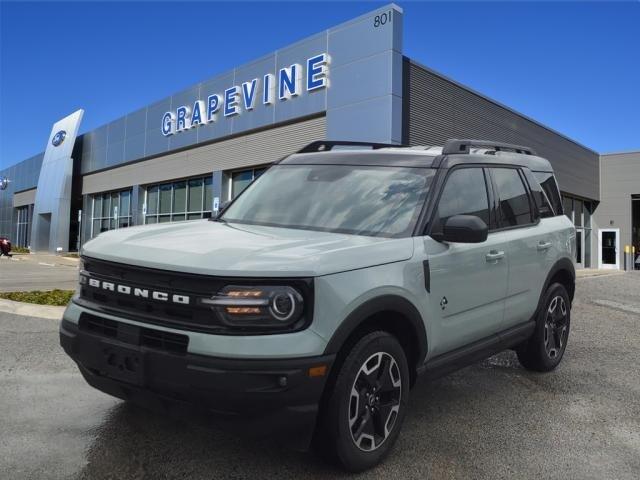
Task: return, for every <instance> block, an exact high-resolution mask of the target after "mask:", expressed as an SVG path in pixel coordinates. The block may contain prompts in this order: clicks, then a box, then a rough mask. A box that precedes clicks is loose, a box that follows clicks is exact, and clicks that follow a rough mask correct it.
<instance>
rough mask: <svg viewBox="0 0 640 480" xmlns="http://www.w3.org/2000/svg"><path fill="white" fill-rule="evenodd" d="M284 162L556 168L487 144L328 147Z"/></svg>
mask: <svg viewBox="0 0 640 480" xmlns="http://www.w3.org/2000/svg"><path fill="white" fill-rule="evenodd" d="M279 163H280V164H282V165H355V166H380V167H409V168H452V167H454V166H457V165H473V164H485V165H505V166H506V165H514V166H519V167H526V168H528V169H529V170H532V171H535V172H553V167H552V166H551V163H550V162H549V161H548V160H547V159H545V158H542V157H539V156H537V155H526V154H521V153H515V152H509V151H496V150H492V149H487V148H475V149H471V150H470V151H469V153H465V154H449V155H442V147H437V146H436V147H434V146H412V147H387V148H375V149H371V148H365V147H355V148H354V147H349V148H333V149H332V150H328V151H321V152H311V153H295V154H293V155H289V156H288V157H286V158H284V159H282V160H281V161H280V162H279Z"/></svg>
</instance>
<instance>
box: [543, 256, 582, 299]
mask: <svg viewBox="0 0 640 480" xmlns="http://www.w3.org/2000/svg"><path fill="white" fill-rule="evenodd" d="M556 282H557V283H560V284H562V285H564V287H565V288H566V289H567V293H568V294H569V300H570V301H571V302H573V297H574V295H575V292H576V269H575V267H574V265H573V261H571V259H569V258H566V257H565V258H561V259H560V260H558V261H557V262H556V263H554V264H553V266H552V267H551V270H549V273H548V274H547V278H546V280H545V282H544V287H543V288H542V292H541V293H540V300H539V302H542V298H543V297H544V294H545V292H546V291H547V289H548V288H549V286H550V285H552V284H553V283H556Z"/></svg>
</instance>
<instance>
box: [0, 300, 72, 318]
mask: <svg viewBox="0 0 640 480" xmlns="http://www.w3.org/2000/svg"><path fill="white" fill-rule="evenodd" d="M64 309H65V307H52V306H50V305H36V304H33V303H23V302H14V301H12V300H5V299H4V298H0V312H5V313H12V314H14V315H23V316H25V317H37V318H47V319H50V320H60V319H61V318H62V314H63V313H64Z"/></svg>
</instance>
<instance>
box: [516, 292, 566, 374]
mask: <svg viewBox="0 0 640 480" xmlns="http://www.w3.org/2000/svg"><path fill="white" fill-rule="evenodd" d="M570 323H571V301H570V300H569V295H568V294H567V290H566V288H565V287H564V286H563V285H562V284H560V283H554V284H553V285H551V286H550V287H549V288H548V289H547V291H546V293H545V296H544V299H543V303H542V308H541V309H540V311H539V313H538V318H537V321H536V329H535V332H534V334H533V336H532V337H531V338H530V339H529V340H528V341H527V342H525V343H524V344H523V345H521V346H520V347H519V348H518V349H517V350H516V351H517V353H518V360H520V363H521V364H522V366H524V367H525V368H528V369H529V370H535V371H538V372H548V371H550V370H553V369H554V368H556V367H557V366H558V364H559V363H560V361H561V360H562V357H563V355H564V352H565V349H566V348H567V340H568V339H569V327H570Z"/></svg>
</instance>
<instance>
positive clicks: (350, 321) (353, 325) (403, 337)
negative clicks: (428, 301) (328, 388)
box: [324, 295, 428, 383]
mask: <svg viewBox="0 0 640 480" xmlns="http://www.w3.org/2000/svg"><path fill="white" fill-rule="evenodd" d="M374 330H384V331H387V332H389V333H391V334H393V335H395V336H396V337H397V338H398V341H399V342H400V344H401V345H402V347H403V348H404V349H405V352H406V353H407V361H408V362H409V371H410V373H411V381H412V383H413V382H414V381H415V377H416V375H417V371H418V367H419V366H420V365H421V364H422V363H423V362H424V359H425V357H426V355H427V351H428V343H427V332H426V329H425V325H424V322H423V320H422V315H420V312H419V311H418V309H417V308H416V307H415V305H414V304H413V303H411V302H410V301H409V300H407V299H406V298H403V297H401V296H398V295H382V296H379V297H375V298H373V299H370V300H368V301H366V302H365V303H363V304H362V305H360V306H358V307H357V308H356V309H355V310H353V312H351V313H350V314H349V315H348V316H347V317H346V318H345V320H344V321H343V322H342V323H341V324H340V327H338V329H337V330H336V331H335V333H334V334H333V336H332V337H331V339H330V340H329V343H328V344H327V347H326V348H325V352H324V353H325V354H337V355H338V357H337V359H336V363H337V364H339V361H340V358H339V356H340V353H341V352H343V353H344V350H343V349H344V347H345V346H349V345H351V344H355V342H357V339H358V338H360V337H361V336H362V335H365V334H366V333H367V332H369V331H374Z"/></svg>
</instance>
